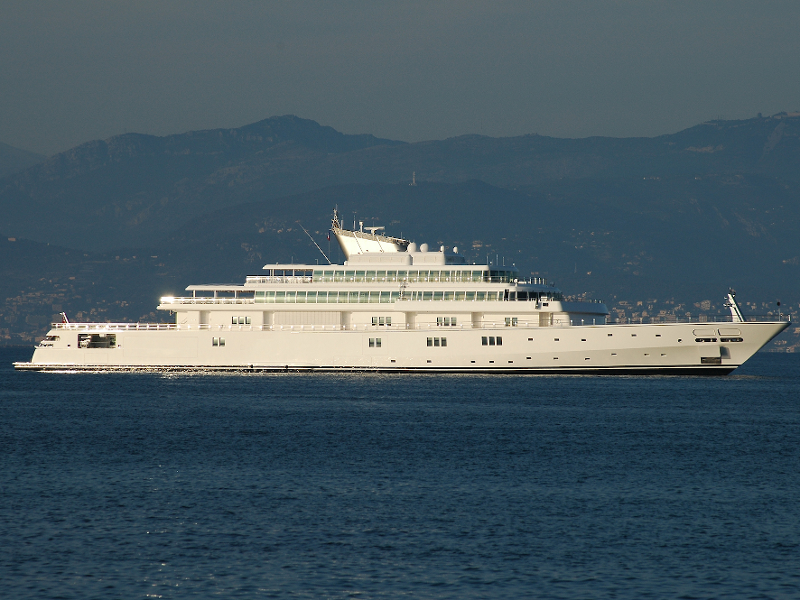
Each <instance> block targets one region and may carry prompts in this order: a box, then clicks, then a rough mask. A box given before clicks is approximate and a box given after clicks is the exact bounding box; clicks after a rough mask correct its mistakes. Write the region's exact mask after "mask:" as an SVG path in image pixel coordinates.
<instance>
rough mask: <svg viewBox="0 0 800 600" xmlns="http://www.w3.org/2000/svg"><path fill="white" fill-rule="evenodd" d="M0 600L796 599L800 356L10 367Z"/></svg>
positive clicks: (21, 356)
mask: <svg viewBox="0 0 800 600" xmlns="http://www.w3.org/2000/svg"><path fill="white" fill-rule="evenodd" d="M30 354H31V350H30V349H5V350H0V588H2V590H3V592H4V594H3V595H4V597H7V598H37V599H41V598H80V599H87V598H160V597H163V598H210V597H224V598H236V597H247V598H251V597H255V598H258V597H263V598H401V597H408V598H533V597H536V598H570V599H572V598H792V597H800V473H799V471H800V393H798V392H799V391H800V356H798V355H791V354H789V355H787V354H758V355H756V356H755V357H754V358H753V359H752V360H751V361H750V362H749V363H748V364H746V365H745V366H744V367H742V368H740V369H739V370H738V371H736V372H735V373H734V374H733V375H730V376H727V377H715V378H702V377H608V376H597V377H582V376H480V375H396V376H394V375H371V374H361V375H358V374H356V375H354V374H342V375H321V374H276V375H217V374H214V375H163V374H162V375H160V374H131V373H110V374H97V373H95V374H54V373H28V372H14V371H12V370H11V365H10V363H11V362H12V361H13V360H28V359H29V358H30Z"/></svg>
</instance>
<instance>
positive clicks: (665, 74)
mask: <svg viewBox="0 0 800 600" xmlns="http://www.w3.org/2000/svg"><path fill="white" fill-rule="evenodd" d="M798 24H800V2H798V1H797V0H775V1H772V0H758V1H737V0H726V1H715V0H705V1H703V2H698V1H697V0H692V1H680V0H678V1H670V2H666V1H662V2H655V1H645V0H638V1H621V0H620V1H615V2H611V1H600V0H598V1H589V0H585V1H580V2H578V1H572V0H555V1H544V2H540V1H536V0H527V1H521V2H518V1H508V2H503V1H502V0H494V1H473V0H464V1H462V2H458V1H455V0H451V1H448V2H436V1H432V0H431V1H426V2H414V1H405V2H395V1H383V0H372V1H368V2H367V1H349V0H338V1H337V2H322V1H318V2H306V1H304V0H293V1H291V2H288V1H287V2H268V1H256V0H250V1H240V0H226V1H224V2H222V1H211V0H193V1H191V2H189V1H183V0H171V1H165V0H158V1H152V0H137V1H136V2H121V1H114V0H102V1H63V0H58V1H51V0H48V1H37V0H3V2H2V3H0V142H4V143H6V144H9V145H11V146H15V147H18V148H22V149H26V150H30V151H33V152H39V153H42V154H48V155H49V154H54V153H57V152H61V151H63V150H67V149H69V148H71V147H73V146H76V145H78V144H81V143H83V142H86V141H90V140H93V139H106V138H108V137H111V136H113V135H117V134H121V133H126V132H138V133H147V134H153V135H168V134H173V133H182V132H185V131H191V130H198V129H214V128H220V127H222V128H228V127H239V126H242V125H246V124H249V123H253V122H255V121H259V120H261V119H265V118H267V117H270V116H275V115H284V114H294V115H297V116H299V117H303V118H308V119H314V120H315V121H318V122H319V123H321V124H323V125H330V126H331V127H334V128H335V129H337V130H339V131H342V132H345V133H372V134H374V135H377V136H379V137H384V138H392V139H399V140H406V141H421V140H431V139H443V138H447V137H452V136H456V135H462V134H470V133H475V134H483V135H489V136H514V135H522V134H527V133H538V134H541V135H550V136H556V137H587V136H594V135H603V136H614V137H629V136H654V135H660V134H664V133H672V132H675V131H679V130H681V129H684V128H686V127H691V126H692V125H696V124H697V123H701V122H704V121H708V120H712V119H717V118H723V119H745V118H751V117H755V116H756V115H757V113H763V114H764V115H769V114H774V113H777V112H780V111H796V110H800V33H798Z"/></svg>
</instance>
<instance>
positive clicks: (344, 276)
mask: <svg viewBox="0 0 800 600" xmlns="http://www.w3.org/2000/svg"><path fill="white" fill-rule="evenodd" d="M516 277H517V272H516V271H508V270H495V269H492V270H491V271H487V270H460V269H459V270H456V269H452V270H450V269H448V270H444V271H443V270H433V271H431V270H428V269H422V270H419V269H412V270H408V271H406V270H402V271H394V270H388V271H383V270H380V271H377V270H376V271H372V270H370V271H367V270H363V271H362V270H349V269H348V270H343V271H333V270H331V271H314V276H313V280H314V281H315V282H340V281H363V282H370V281H397V282H401V281H408V282H426V281H452V282H459V281H461V282H464V281H490V282H497V283H507V282H509V281H514V279H515V278H516Z"/></svg>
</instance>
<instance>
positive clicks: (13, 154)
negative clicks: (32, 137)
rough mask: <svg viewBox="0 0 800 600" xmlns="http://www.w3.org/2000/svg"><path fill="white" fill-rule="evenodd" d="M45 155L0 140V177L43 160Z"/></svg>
mask: <svg viewBox="0 0 800 600" xmlns="http://www.w3.org/2000/svg"><path fill="white" fill-rule="evenodd" d="M45 158H46V157H45V156H44V155H42V154H37V153H35V152H29V151H28V150H22V149H21V148H15V147H14V146H9V145H8V144H4V143H2V142H0V177H6V176H8V175H12V174H13V173H16V172H18V171H22V170H24V169H27V168H28V167H31V166H33V165H35V164H38V163H40V162H42V161H44V160H45Z"/></svg>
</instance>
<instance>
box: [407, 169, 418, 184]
mask: <svg viewBox="0 0 800 600" xmlns="http://www.w3.org/2000/svg"><path fill="white" fill-rule="evenodd" d="M408 185H411V186H416V185H417V172H416V171H411V183H409V184H408Z"/></svg>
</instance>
